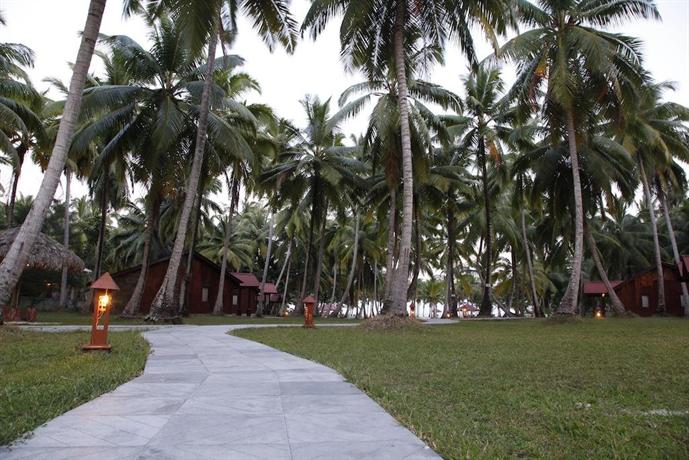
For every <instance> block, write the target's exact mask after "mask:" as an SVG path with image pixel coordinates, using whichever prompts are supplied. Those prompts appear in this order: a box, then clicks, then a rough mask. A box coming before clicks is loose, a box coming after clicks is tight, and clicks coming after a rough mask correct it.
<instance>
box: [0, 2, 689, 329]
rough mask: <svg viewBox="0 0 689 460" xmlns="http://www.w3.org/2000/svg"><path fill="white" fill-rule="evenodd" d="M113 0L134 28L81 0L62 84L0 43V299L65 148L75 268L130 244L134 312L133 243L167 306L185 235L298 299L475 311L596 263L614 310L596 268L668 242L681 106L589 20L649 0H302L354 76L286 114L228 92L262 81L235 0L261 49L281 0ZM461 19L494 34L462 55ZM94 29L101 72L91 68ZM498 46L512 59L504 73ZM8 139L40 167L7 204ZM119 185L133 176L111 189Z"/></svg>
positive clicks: (466, 36)
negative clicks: (74, 180) (107, 20)
mask: <svg viewBox="0 0 689 460" xmlns="http://www.w3.org/2000/svg"><path fill="white" fill-rule="evenodd" d="M124 3H125V12H126V13H127V14H138V15H142V16H143V17H144V18H145V19H146V21H147V23H148V25H149V28H150V35H149V43H148V44H147V45H143V44H139V43H137V42H135V41H134V40H132V39H131V38H129V37H127V36H124V35H115V36H102V35H101V36H99V35H98V27H99V23H100V18H101V17H102V11H103V7H104V4H105V0H92V1H91V6H90V10H89V15H88V19H87V23H86V26H85V28H84V33H83V36H82V37H83V39H82V45H81V47H80V50H79V56H78V58H77V61H76V63H75V65H74V74H73V78H72V81H71V83H70V86H69V88H67V87H66V86H65V85H63V84H62V83H60V82H55V81H54V82H53V83H54V84H55V85H56V86H57V87H58V88H60V89H62V90H64V92H65V95H66V99H65V100H64V101H49V100H47V99H46V98H45V97H44V96H42V95H41V94H39V93H38V92H37V91H36V90H35V89H34V88H33V86H32V85H31V83H30V81H29V80H28V78H27V77H26V74H25V73H24V70H23V69H24V68H26V67H27V66H30V65H32V57H33V56H32V53H31V51H30V50H28V49H26V48H25V47H22V46H21V45H13V44H2V45H0V46H1V47H0V123H2V125H1V126H0V144H1V145H0V150H2V152H4V153H5V157H4V159H5V161H6V162H8V163H9V164H11V165H12V166H13V167H14V169H13V171H14V173H13V176H12V182H11V184H10V187H9V189H8V196H9V198H8V206H7V209H8V211H7V218H6V220H7V224H8V225H12V224H13V221H14V222H15V223H19V221H22V222H23V224H22V229H21V231H20V233H19V235H18V236H17V238H16V241H15V243H14V244H13V246H12V248H11V249H10V251H9V253H8V255H7V256H6V257H5V259H4V260H3V262H2V264H0V301H6V300H7V299H8V298H9V295H10V293H11V290H12V289H13V287H14V285H15V283H16V281H17V278H18V276H19V274H20V273H21V268H22V267H23V265H24V258H25V257H26V254H27V250H28V249H27V248H30V246H31V244H32V242H33V239H34V238H35V237H36V235H37V233H38V232H39V231H40V230H41V227H42V225H43V223H44V218H45V216H46V214H47V213H48V212H49V211H50V206H51V202H52V199H53V195H54V193H55V190H56V187H57V184H58V182H59V179H60V177H61V175H62V173H63V172H64V173H65V174H66V176H67V178H70V177H71V176H72V175H76V176H77V177H78V178H80V179H84V180H87V182H88V184H89V187H90V190H91V194H92V197H93V200H92V204H91V207H92V209H91V211H90V213H91V215H94V216H100V219H98V222H99V229H98V231H97V235H98V237H97V238H96V241H95V243H94V244H93V245H92V247H90V248H88V249H85V250H86V251H90V255H89V258H87V260H93V261H94V273H95V274H96V275H98V274H99V273H100V272H101V271H102V270H103V267H107V268H108V269H110V270H116V269H119V268H124V267H125V266H127V265H130V264H136V263H141V264H142V266H143V267H144V269H143V270H141V276H140V279H139V282H138V284H137V288H136V289H135V292H134V295H133V296H132V298H131V299H129V302H128V304H127V306H126V308H125V312H124V313H125V314H127V315H136V314H137V313H138V310H139V307H140V302H141V295H142V292H143V288H144V286H145V283H146V268H147V266H148V264H149V263H150V261H151V260H154V259H155V258H157V257H159V256H161V255H165V254H168V255H170V263H169V266H168V271H167V274H166V277H165V281H164V283H163V286H162V288H161V289H160V292H159V293H158V295H157V296H156V299H155V301H154V304H153V306H152V309H151V313H150V314H149V316H150V319H152V320H159V319H171V318H174V317H176V316H177V315H179V314H180V313H183V312H184V311H185V308H186V306H185V305H184V299H185V295H184V290H185V289H186V285H187V283H188V281H189V277H190V276H191V273H190V272H189V271H188V270H187V271H186V272H184V271H182V272H183V273H185V275H184V279H183V280H182V282H181V283H178V280H177V277H178V276H180V275H179V273H180V267H184V266H186V267H187V268H188V267H190V263H189V262H188V261H186V262H185V261H184V260H183V258H184V256H183V255H184V253H185V251H186V253H187V254H191V251H190V249H196V250H198V251H201V252H202V253H203V254H204V255H206V256H208V257H210V258H211V259H213V260H215V261H217V262H218V264H219V265H220V266H221V270H222V272H223V273H224V272H225V271H226V270H227V269H229V268H231V269H233V270H242V269H244V270H253V271H256V272H260V273H261V280H262V282H263V283H265V282H266V281H268V280H275V281H277V285H278V288H279V289H281V291H283V292H284V293H285V296H284V298H285V300H287V299H290V300H292V301H294V303H295V304H296V311H297V312H300V311H301V305H300V299H302V298H303V297H305V295H307V294H312V295H314V296H315V297H316V298H317V299H318V300H319V301H320V302H319V305H321V309H322V310H323V312H327V313H329V314H340V313H343V308H345V307H346V308H347V311H349V309H350V307H352V308H353V309H354V310H355V311H356V312H357V313H356V314H361V315H364V316H365V315H369V314H377V313H379V312H387V313H392V314H398V315H406V314H407V308H408V302H409V301H410V300H413V301H420V302H421V304H422V305H426V304H427V305H429V306H431V305H432V306H433V307H432V308H429V309H428V310H429V311H432V312H433V314H435V312H436V310H435V306H436V305H438V304H442V305H444V310H443V311H442V314H444V315H456V314H457V308H458V305H459V303H460V302H472V303H475V304H477V305H479V309H480V314H481V315H485V316H489V315H492V314H494V311H495V310H496V309H498V310H501V311H502V312H504V314H508V315H512V314H524V313H526V312H530V313H533V314H534V315H542V314H544V313H546V312H550V313H555V314H560V315H571V314H575V313H576V312H577V311H578V306H579V304H580V303H581V299H580V298H579V297H580V286H581V282H582V277H583V278H588V279H591V278H600V279H601V280H602V281H603V282H604V283H606V285H607V286H608V291H609V293H610V296H611V301H612V307H613V308H614V309H615V310H616V311H617V312H619V313H622V312H623V311H624V305H622V303H621V302H620V300H619V299H617V297H616V296H615V294H614V290H612V288H611V286H610V281H609V279H611V278H623V277H625V276H627V275H628V274H630V273H632V272H634V271H637V270H640V269H643V268H646V267H648V266H651V265H655V266H657V267H658V270H659V277H660V278H662V262H663V261H669V260H672V261H673V262H676V263H679V254H680V253H681V252H683V251H685V250H687V249H689V224H687V222H689V220H687V217H689V208H687V206H686V204H685V203H683V198H684V196H685V194H686V191H685V186H686V181H685V177H684V172H683V168H682V166H681V164H680V162H686V161H688V160H689V129H688V127H687V121H689V109H687V108H685V107H683V106H680V105H678V104H675V103H671V102H667V101H666V100H664V99H663V98H664V97H665V92H666V91H667V90H670V89H672V87H671V85H670V84H667V83H656V82H654V81H653V80H652V78H651V77H650V74H649V73H648V71H647V70H646V69H645V68H644V66H643V59H642V56H641V53H640V43H639V41H638V40H637V39H635V38H633V37H629V36H626V35H623V34H618V33H614V32H610V31H609V30H608V29H609V27H610V26H611V25H615V24H618V23H620V22H622V21H624V20H628V19H658V18H659V15H658V11H657V9H656V7H655V5H654V2H653V1H652V0H564V1H561V0H558V1H555V0H541V1H539V2H537V3H531V2H529V1H526V0H464V1H461V2H460V1H455V0H440V1H436V2H416V1H409V0H366V1H358V0H340V1H333V0H313V1H312V4H311V8H310V10H309V12H308V14H307V16H306V17H305V18H304V21H303V23H302V25H301V33H302V34H303V33H309V34H310V35H311V36H312V38H314V39H317V38H318V36H319V34H320V33H321V32H322V31H323V30H324V28H325V26H326V24H327V23H328V22H330V21H333V20H338V21H340V37H341V44H342V56H343V58H344V59H343V60H344V63H345V66H346V67H347V68H349V69H353V70H357V71H359V72H360V73H361V74H362V75H364V76H365V80H364V81H362V82H361V83H359V84H356V85H353V86H352V87H350V88H349V89H347V90H346V91H345V92H344V93H343V94H342V95H340V97H339V100H338V101H337V102H334V101H333V100H332V99H326V100H323V99H320V98H319V97H317V96H311V95H307V96H305V97H304V99H303V100H302V106H303V109H304V114H305V119H306V120H307V122H306V124H305V126H296V125H295V123H293V122H291V121H289V120H285V119H282V118H280V117H278V116H277V115H276V114H275V113H274V111H273V110H272V109H271V108H270V107H268V106H267V105H263V104H249V103H247V102H246V100H245V98H246V95H247V94H248V93H250V92H260V86H259V84H258V82H257V81H255V80H254V79H253V78H252V77H251V76H250V75H247V74H246V73H243V72H242V71H241V68H242V64H243V62H244V60H243V58H242V57H240V56H236V55H233V54H229V50H230V48H231V46H232V41H233V38H234V36H235V34H236V32H237V14H240V13H242V14H246V15H248V16H249V17H250V18H252V19H253V21H254V26H255V29H256V31H257V32H258V33H259V34H260V35H261V36H262V37H263V39H264V41H265V42H266V44H267V45H268V46H269V47H270V48H271V49H272V48H273V47H275V46H282V47H284V48H285V49H286V50H287V51H289V52H291V51H292V50H294V47H295V46H296V44H297V37H298V33H299V28H298V25H297V23H296V21H295V20H294V19H293V18H292V16H291V14H290V12H289V10H288V3H289V2H287V1H284V0H271V1H266V0H209V1H204V2H195V1H189V0H148V1H143V0H127V1H125V2H124ZM476 30H480V31H481V32H482V33H483V34H484V35H485V37H486V38H487V39H488V40H489V42H490V43H491V44H493V47H494V52H493V53H492V54H491V55H490V56H488V57H486V58H485V59H484V60H483V61H479V59H478V56H477V55H476V51H475V48H474V37H473V36H472V32H474V31H476ZM508 33H510V34H511V36H513V38H511V39H509V40H507V41H506V42H505V43H504V44H503V45H500V44H499V42H498V40H499V38H500V37H502V36H505V35H506V34H508ZM451 40H456V41H457V42H458V43H459V45H460V48H461V50H462V51H463V52H464V54H465V56H466V58H467V60H468V62H469V64H470V66H469V69H468V71H467V75H466V76H465V77H464V79H463V81H458V85H457V88H455V89H456V91H453V90H451V89H446V88H443V87H441V86H439V85H437V84H434V83H432V82H428V81H424V80H423V79H422V78H421V76H422V75H423V74H425V73H426V72H425V71H426V70H427V69H428V68H429V67H430V66H433V65H438V64H442V62H443V58H444V53H445V49H446V46H447V44H448V42H449V41H451ZM96 45H97V46H96ZM96 48H97V49H98V51H95V55H96V56H97V58H99V59H101V60H102V61H103V63H104V68H105V72H104V74H103V75H91V74H88V67H89V62H90V59H91V57H92V55H93V54H94V50H95V49H96ZM217 48H220V51H218V50H217ZM504 63H511V64H513V65H514V66H515V67H516V69H517V77H516V80H515V82H514V83H513V84H512V85H509V86H508V85H507V84H506V83H505V82H504V81H503V79H502V75H501V71H500V69H501V66H502V65H503V64H504ZM364 110H370V117H369V124H368V128H367V130H366V132H365V133H363V134H362V135H361V136H348V135H347V133H344V132H343V130H342V124H343V122H344V121H346V120H347V119H349V118H351V117H355V116H358V115H359V114H360V113H362V111H364ZM29 152H31V154H32V158H33V159H34V160H35V161H37V162H39V164H41V165H42V167H44V169H45V179H44V182H43V184H42V185H41V188H40V190H39V192H38V194H37V196H36V198H35V199H34V200H33V204H32V206H31V208H30V211H29V212H28V214H27V215H26V216H25V217H24V218H23V219H17V213H16V210H15V209H14V208H15V195H16V184H17V181H18V180H19V173H20V170H21V164H22V162H23V161H24V156H25V155H26V153H29ZM68 183H69V182H68ZM133 187H135V188H138V189H143V190H145V193H144V197H143V198H142V199H139V200H134V201H131V199H130V196H132V190H131V189H132V188H133ZM639 190H641V192H642V193H639ZM219 193H227V195H228V197H227V201H228V202H229V206H227V209H225V208H224V207H223V206H220V205H219V204H218V203H217V202H214V201H213V197H217V195H218V194H219ZM640 197H642V199H639V198H640ZM66 202H67V203H69V202H70V200H69V196H68V197H67V200H66ZM63 208H64V223H65V225H64V235H63V237H64V241H65V243H67V244H69V242H70V239H69V237H70V235H71V234H72V237H73V238H74V235H73V233H74V232H73V231H72V232H70V231H69V225H68V224H69V221H70V206H63ZM112 210H116V211H117V213H114V215H115V217H112V215H113V213H112V212H111V211H112ZM53 213H54V212H53ZM84 213H86V211H84ZM657 214H660V215H662V219H657ZM658 220H660V223H659V222H658ZM81 240H82V241H83V238H82V239H81ZM585 249H587V250H585ZM91 255H92V256H93V257H90V256H91ZM221 279H224V277H223V276H221ZM64 283H66V272H65V277H64V281H63V284H64ZM178 285H179V286H181V288H177V286H178ZM658 286H659V303H660V305H659V307H660V308H662V305H663V304H664V301H663V299H664V293H663V292H662V290H663V283H658ZM684 290H685V291H686V287H684ZM219 292H222V289H219ZM685 297H687V293H686V292H685ZM222 301H223V299H222V296H219V297H218V299H216V301H215V311H217V312H222V307H223V305H222ZM264 312H265V310H264V306H263V305H259V308H258V311H257V314H258V315H261V314H263V313H264Z"/></svg>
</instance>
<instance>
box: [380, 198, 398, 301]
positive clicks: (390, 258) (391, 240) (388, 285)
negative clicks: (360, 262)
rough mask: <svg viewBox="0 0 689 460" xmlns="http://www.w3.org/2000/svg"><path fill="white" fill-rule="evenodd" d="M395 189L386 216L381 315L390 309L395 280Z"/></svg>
mask: <svg viewBox="0 0 689 460" xmlns="http://www.w3.org/2000/svg"><path fill="white" fill-rule="evenodd" d="M396 220H397V188H396V187H392V188H391V189H390V214H389V215H388V253H387V260H386V262H385V289H384V293H383V308H382V310H381V312H382V313H383V314H385V313H388V312H389V311H390V310H391V309H392V283H393V281H394V279H395V246H396V239H397V238H396V235H395V228H396V227H397V225H396V224H395V221H396Z"/></svg>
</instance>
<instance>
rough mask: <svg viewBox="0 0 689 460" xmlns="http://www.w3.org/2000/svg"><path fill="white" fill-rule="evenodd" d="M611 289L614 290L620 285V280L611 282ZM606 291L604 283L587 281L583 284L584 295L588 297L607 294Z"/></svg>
mask: <svg viewBox="0 0 689 460" xmlns="http://www.w3.org/2000/svg"><path fill="white" fill-rule="evenodd" d="M610 284H612V288H613V289H615V288H616V287H617V286H619V285H620V284H622V281H620V280H611V281H610ZM607 293H608V289H607V288H606V287H605V283H603V282H602V281H587V282H585V283H584V294H589V295H601V294H607Z"/></svg>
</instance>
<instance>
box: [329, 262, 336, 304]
mask: <svg viewBox="0 0 689 460" xmlns="http://www.w3.org/2000/svg"><path fill="white" fill-rule="evenodd" d="M336 290H337V260H335V263H334V264H333V290H332V292H331V293H330V303H331V304H332V303H334V302H335V291H336Z"/></svg>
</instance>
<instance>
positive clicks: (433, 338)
mask: <svg viewBox="0 0 689 460" xmlns="http://www.w3.org/2000/svg"><path fill="white" fill-rule="evenodd" d="M236 335H238V336H241V337H246V338H248V339H251V340H257V341H259V342H263V343H265V344H268V345H270V346H273V347H277V348H280V349H282V350H286V351H288V352H290V353H293V354H296V355H299V356H303V357H306V358H309V359H312V360H315V361H318V362H321V363H323V364H326V365H328V366H331V367H333V368H335V369H337V370H338V371H340V372H341V373H342V374H343V375H344V376H345V377H346V378H347V379H349V380H350V381H352V382H353V383H354V384H356V385H357V386H358V387H359V388H361V389H362V390H364V391H365V392H366V393H368V394H369V395H370V396H371V397H373V398H374V399H375V400H377V401H378V402H379V403H380V404H381V405H383V406H384V407H385V408H386V409H387V410H388V411H389V412H390V413H392V414H393V415H394V416H395V417H396V418H397V419H398V420H399V421H400V422H401V423H403V424H404V425H406V426H407V427H409V428H410V429H412V430H413V431H414V432H415V433H417V434H418V435H419V436H420V437H422V438H423V439H424V440H425V441H426V442H427V443H428V444H429V445H430V446H432V447H433V448H434V449H436V451H437V452H438V453H439V454H440V455H442V456H443V457H444V458H447V459H459V458H506V457H526V458H643V459H649V458H689V322H688V321H684V320H677V319H674V320H673V319H660V318H659V319H622V320H613V319H608V320H605V321H593V320H591V321H585V322H582V323H574V324H552V323H548V322H544V321H538V320H534V321H514V322H510V321H502V322H497V321H495V322H488V321H484V322H479V321H475V322H470V321H465V322H462V323H460V324H456V325H449V326H424V327H419V328H416V329H410V330H404V331H399V332H367V331H364V330H362V329H361V328H346V329H342V328H322V329H316V330H302V329H286V328H285V329H270V330H266V329H248V330H241V331H236ZM659 410H666V411H670V412H667V413H663V412H662V411H660V412H659Z"/></svg>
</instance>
